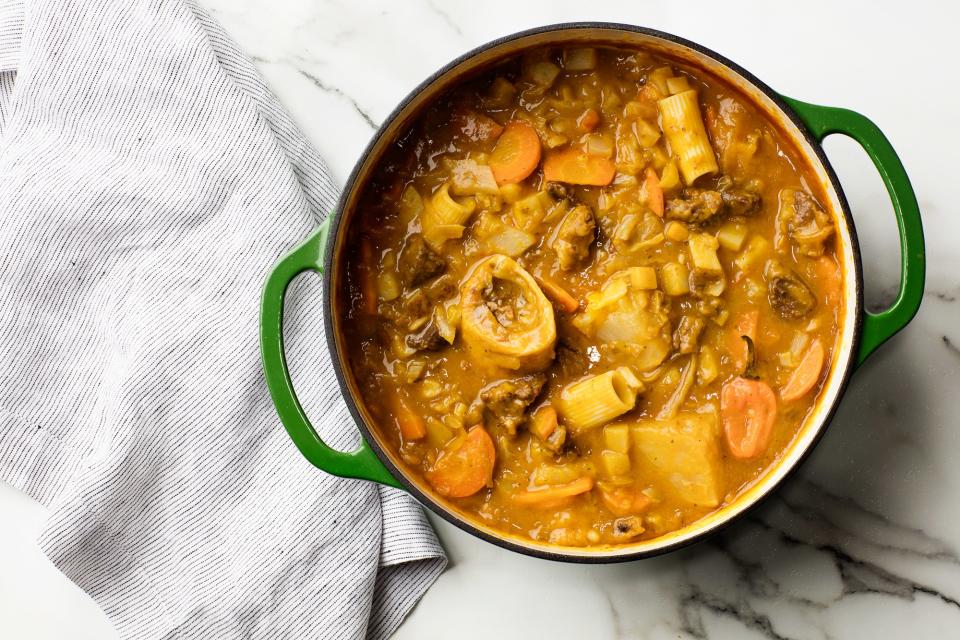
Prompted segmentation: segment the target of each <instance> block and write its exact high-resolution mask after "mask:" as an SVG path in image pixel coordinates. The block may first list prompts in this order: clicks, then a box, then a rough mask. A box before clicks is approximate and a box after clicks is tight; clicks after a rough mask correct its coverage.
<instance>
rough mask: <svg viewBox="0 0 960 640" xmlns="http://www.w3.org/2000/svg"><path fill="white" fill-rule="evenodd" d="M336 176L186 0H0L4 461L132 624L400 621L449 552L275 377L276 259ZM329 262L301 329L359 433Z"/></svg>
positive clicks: (308, 286)
mask: <svg viewBox="0 0 960 640" xmlns="http://www.w3.org/2000/svg"><path fill="white" fill-rule="evenodd" d="M335 196H336V188H335V186H334V185H333V184H332V183H331V180H330V177H329V174H328V172H327V170H326V168H325V166H324V163H323V161H322V160H321V159H320V157H319V156H318V155H317V153H316V152H315V150H314V149H313V147H312V146H311V145H310V143H309V142H308V141H307V140H306V139H305V138H304V136H303V134H302V133H301V132H300V131H298V130H297V128H296V127H295V126H294V124H293V123H292V122H291V120H290V118H289V117H288V116H287V114H286V113H285V112H284V110H283V109H282V108H281V106H280V105H279V104H278V103H277V101H276V99H275V98H274V96H272V95H271V94H270V92H269V91H268V90H267V88H266V87H265V85H264V83H263V81H262V80H261V78H260V77H259V76H258V74H257V73H256V71H255V70H254V68H253V66H252V65H251V63H250V61H249V60H248V59H247V58H246V57H245V56H244V55H243V54H242V53H241V52H240V51H239V50H238V49H237V47H236V46H235V45H234V44H233V43H232V42H231V41H230V39H229V38H228V37H227V36H226V35H225V34H224V33H223V31H222V30H221V29H220V28H219V27H218V26H217V25H216V24H214V23H213V22H212V21H211V20H210V18H209V17H208V16H207V15H206V14H205V13H204V12H203V11H202V10H201V9H200V8H198V7H197V6H196V5H195V4H192V2H190V1H189V0H188V1H186V2H184V0H154V1H150V0H31V1H30V2H28V3H27V4H26V10H25V9H24V6H23V5H22V4H21V3H20V2H3V3H2V4H0V478H2V479H3V480H5V481H7V482H9V483H11V484H13V485H14V486H16V487H19V488H20V489H22V490H24V491H26V492H27V493H28V494H29V495H31V496H33V497H34V498H36V499H37V500H39V501H40V502H42V503H43V504H44V505H46V506H47V507H48V508H49V509H50V512H51V517H50V521H49V524H48V526H47V528H46V530H45V532H44V533H43V535H42V537H41V540H40V544H41V546H42V547H43V549H44V550H45V552H46V553H47V555H48V556H49V557H50V559H51V560H52V561H53V562H54V563H55V564H56V565H57V566H58V567H59V568H60V569H61V570H62V571H63V572H64V573H65V574H66V575H67V576H68V577H69V578H70V579H72V580H73V581H74V582H76V583H77V584H78V585H80V587H82V588H83V589H85V590H86V591H87V592H88V593H89V594H90V595H91V596H92V597H93V598H94V599H95V600H96V601H97V602H98V603H99V604H100V606H101V607H102V608H103V609H104V610H105V611H106V613H107V615H108V616H109V617H110V618H111V619H112V621H113V623H114V624H115V626H116V628H117V629H118V631H119V633H120V635H121V636H122V637H124V638H136V639H137V640H150V639H153V638H176V639H192V638H198V639H199V638H202V639H204V640H208V639H210V638H217V639H218V640H219V639H224V638H227V639H229V638H270V639H273V638H297V639H300V638H362V637H365V636H366V637H371V638H383V637H386V636H388V635H390V634H391V633H392V632H393V630H394V629H395V628H396V626H397V625H398V624H399V623H400V622H401V621H402V619H403V617H404V616H405V615H406V613H407V612H408V611H409V610H410V608H411V607H412V606H413V605H414V604H415V602H416V601H417V599H418V598H419V597H420V596H421V595H422V593H423V592H424V590H426V588H427V587H429V585H430V584H431V583H432V582H433V581H434V580H435V579H436V578H437V576H438V575H439V574H440V572H441V571H442V570H443V568H444V566H445V564H446V559H445V557H444V555H443V551H442V550H441V548H440V547H439V545H438V543H437V540H436V537H435V536H434V533H433V531H432V530H431V528H430V526H429V524H428V522H427V521H426V519H425V518H424V515H423V512H422V510H421V509H420V507H419V506H418V505H416V504H415V503H414V502H413V501H412V500H411V499H410V498H408V497H407V496H406V495H405V494H403V493H401V492H397V491H394V490H389V489H382V488H378V487H377V486H375V485H373V484H370V483H365V482H358V481H347V480H340V479H337V478H333V477H330V476H328V475H326V474H324V473H322V472H320V471H318V470H316V469H314V468H313V467H312V466H310V465H309V464H308V463H307V462H306V461H305V460H304V459H303V458H302V457H301V456H300V454H299V453H298V452H297V450H296V449H295V448H294V446H293V445H292V444H291V442H290V440H289V438H288V437H287V435H286V433H285V432H284V430H283V428H282V427H281V425H280V424H279V421H278V419H277V416H276V413H275V412H274V409H273V406H272V404H271V402H270V399H269V397H268V394H267V391H266V388H265V385H264V381H263V375H262V372H261V365H260V356H259V350H258V349H259V345H258V309H259V301H260V292H261V288H262V285H263V283H264V279H265V277H266V275H267V273H268V272H269V270H270V268H271V266H272V265H273V264H274V263H275V262H276V261H277V260H278V258H279V257H280V256H281V255H282V254H283V253H284V252H285V251H286V250H288V249H290V248H291V247H292V246H294V245H295V244H296V243H297V242H298V241H299V240H301V239H302V238H303V237H304V236H306V235H307V233H308V232H309V231H310V229H311V228H313V227H314V226H315V225H316V224H317V222H318V220H320V219H322V217H323V216H325V215H326V212H328V211H330V210H331V208H332V207H333V205H334V199H335ZM319 281H320V279H319V278H317V277H307V278H304V281H303V282H301V283H299V285H298V287H297V288H296V290H295V291H294V292H293V293H292V297H293V298H294V300H299V301H300V304H291V305H289V307H288V320H287V331H286V337H287V341H288V348H289V350H290V351H291V352H292V362H291V367H292V368H293V370H294V375H295V382H296V383H297V385H298V390H299V392H300V394H301V398H302V400H303V401H304V404H305V406H306V408H307V409H308V412H309V413H311V414H312V415H313V417H314V420H315V423H316V424H317V425H318V427H319V430H320V431H321V432H322V434H324V435H325V436H326V437H327V438H328V440H329V441H330V442H331V443H332V444H334V445H337V446H340V447H343V448H346V447H350V445H351V444H353V443H354V442H355V441H356V438H357V435H356V430H355V427H354V426H353V425H352V421H351V419H350V416H349V415H348V413H347V410H346V407H345V405H344V403H343V400H342V399H341V397H340V393H339V389H338V387H337V384H336V381H335V379H334V376H333V374H332V372H331V367H330V362H329V357H328V355H327V352H326V347H325V344H324V338H323V324H322V318H321V311H320V304H319V292H318V289H319Z"/></svg>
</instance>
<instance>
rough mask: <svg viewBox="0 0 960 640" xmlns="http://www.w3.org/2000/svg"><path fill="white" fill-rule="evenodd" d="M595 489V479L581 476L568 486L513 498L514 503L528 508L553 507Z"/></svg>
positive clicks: (516, 495)
mask: <svg viewBox="0 0 960 640" xmlns="http://www.w3.org/2000/svg"><path fill="white" fill-rule="evenodd" d="M590 489H593V478H591V477H590V476H581V477H579V478H577V479H576V480H573V481H571V482H568V483H567V484H561V485H556V486H553V487H546V488H544V489H536V490H534V491H522V492H520V493H517V494H515V495H514V496H513V502H514V503H515V504H518V505H523V506H526V507H553V506H556V505H558V504H562V503H563V502H564V501H566V499H567V498H572V497H573V496H578V495H580V494H581V493H586V492H587V491H590Z"/></svg>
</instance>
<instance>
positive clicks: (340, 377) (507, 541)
mask: <svg viewBox="0 0 960 640" xmlns="http://www.w3.org/2000/svg"><path fill="white" fill-rule="evenodd" d="M584 29H591V30H605V31H610V32H618V31H620V32H623V31H627V32H630V33H635V34H641V35H645V36H650V37H654V38H658V39H660V40H664V41H667V42H670V43H673V44H676V45H680V46H682V47H686V48H688V49H691V50H693V51H695V52H697V53H699V54H701V55H703V56H706V57H708V58H711V59H713V60H714V61H715V62H717V63H719V64H721V65H723V66H725V67H727V68H728V69H730V70H732V71H734V72H736V73H737V74H739V75H740V76H741V77H743V78H744V79H745V80H747V82H749V83H750V84H751V85H753V86H754V87H755V88H756V89H758V90H759V91H760V92H762V93H763V94H764V95H765V96H766V97H767V98H769V99H770V100H771V101H772V102H773V103H774V104H775V105H776V106H777V107H778V108H779V110H780V111H781V112H782V113H783V114H784V115H785V116H787V118H789V119H790V121H791V122H792V123H793V124H794V125H795V126H796V127H797V129H798V130H799V131H800V132H801V133H802V134H803V136H804V138H805V139H806V141H807V143H808V144H809V146H810V148H811V149H812V150H813V152H814V154H815V155H816V159H817V161H818V162H819V163H820V165H821V166H822V167H823V169H824V171H825V173H826V175H827V177H828V179H829V181H830V184H831V186H832V187H833V189H834V192H835V193H836V196H837V201H838V202H839V204H840V208H841V213H842V214H843V218H844V220H845V222H846V224H847V227H848V230H849V234H850V243H851V247H850V248H851V254H852V255H853V271H854V278H855V285H856V286H855V291H856V296H855V298H854V316H853V317H854V321H853V322H854V327H853V341H852V343H851V345H850V349H849V351H848V352H847V353H846V354H845V355H846V358H845V360H844V361H843V362H841V358H842V356H841V358H838V359H837V361H836V363H837V365H840V366H842V367H843V373H842V376H841V379H840V382H839V384H838V391H837V396H836V398H835V399H834V401H833V403H832V404H831V405H830V406H829V407H828V409H827V410H826V412H824V414H823V417H822V419H821V421H820V424H819V425H818V426H817V429H816V433H815V434H814V436H813V438H812V439H811V440H810V442H809V444H808V445H807V447H806V449H805V450H803V451H802V452H801V453H800V455H798V456H797V457H796V458H795V459H794V461H793V463H792V465H791V466H790V467H789V469H787V471H786V472H785V473H784V475H783V476H782V477H781V478H780V479H779V480H777V481H776V482H774V483H772V484H770V485H769V486H768V487H766V490H765V491H764V492H763V493H762V494H761V495H760V496H758V497H757V498H755V499H754V500H753V502H751V503H750V504H748V505H746V506H745V507H744V508H743V509H742V510H741V511H739V512H738V513H736V514H735V515H732V516H730V517H729V518H727V519H725V520H723V521H721V522H717V523H716V524H714V525H712V526H710V527H709V528H706V529H703V530H701V531H699V532H698V533H697V534H696V535H693V536H691V537H689V538H686V539H683V540H678V541H675V542H671V543H668V544H665V545H663V546H660V547H656V548H654V549H646V550H641V551H636V552H626V553H606V554H605V553H603V552H597V553H595V554H594V553H566V552H565V551H564V549H565V548H564V547H558V548H557V550H551V549H543V548H534V547H527V546H524V545H522V544H519V543H517V542H514V541H513V540H512V539H511V538H510V537H508V535H507V534H504V535H503V536H502V537H501V536H497V535H491V534H490V533H488V532H486V531H484V530H483V529H480V528H479V527H476V526H474V525H473V524H471V523H470V522H469V521H468V520H467V519H466V518H463V517H459V516H458V515H457V514H456V513H455V512H454V511H453V510H451V509H449V508H446V507H445V506H444V505H443V504H442V503H440V502H439V501H438V500H437V499H435V498H434V497H432V496H430V495H429V494H427V493H425V492H423V491H421V490H420V489H419V488H418V487H417V486H416V485H415V484H414V483H413V482H411V481H410V480H409V479H408V478H407V475H406V473H405V472H404V471H403V470H402V469H400V468H399V467H398V466H397V465H395V464H394V463H393V460H392V459H391V458H390V456H388V455H387V454H386V453H385V452H384V451H383V449H382V448H381V446H380V442H379V440H378V439H377V437H376V435H375V434H374V433H373V432H372V430H371V429H370V427H369V426H368V425H367V423H366V421H365V419H364V417H363V415H362V413H361V412H360V410H359V408H358V404H357V400H356V399H355V398H354V397H353V395H352V393H351V390H350V385H349V383H348V380H347V375H348V373H347V372H346V371H345V370H344V366H343V360H342V359H341V357H340V353H339V349H338V346H337V340H336V336H335V335H334V326H333V314H334V303H335V300H336V295H335V292H334V291H333V290H332V286H331V284H332V282H331V279H332V277H333V273H334V271H333V269H334V267H335V266H336V265H334V263H333V259H334V248H335V246H336V241H337V238H338V236H339V233H340V226H341V224H342V222H343V220H344V216H345V214H346V212H345V206H346V203H347V200H348V199H349V197H350V194H351V193H352V192H353V191H354V188H355V187H356V183H357V180H358V179H359V175H360V169H361V168H362V167H363V165H364V164H365V163H366V161H367V158H368V157H369V156H370V154H371V153H372V151H373V149H374V147H375V146H376V144H377V143H378V141H379V140H380V139H381V138H382V137H383V135H384V134H385V132H386V130H387V128H388V127H389V126H390V125H391V124H392V123H393V121H394V120H396V119H397V117H399V116H400V114H401V113H402V112H403V110H404V109H405V108H406V107H407V105H408V104H409V103H410V102H411V101H413V100H414V99H415V98H416V97H417V96H418V95H419V94H420V93H421V92H422V91H423V90H424V89H426V88H427V87H429V86H430V85H431V84H433V83H434V82H435V81H436V80H438V79H440V78H441V77H443V76H444V75H446V74H447V73H448V72H450V71H451V70H452V69H454V68H456V67H457V66H458V65H460V64H461V63H463V62H465V61H467V60H469V59H470V58H473V57H475V56H477V55H479V54H481V53H483V52H484V51H487V50H488V49H491V48H493V47H497V46H499V45H502V44H506V43H509V42H513V41H515V40H520V39H523V38H527V37H530V36H534V35H539V34H544V33H562V32H565V31H576V30H584ZM805 155H806V154H805ZM329 234H330V235H329V238H330V240H329V241H328V243H327V247H326V249H325V251H326V255H325V256H324V272H323V281H324V287H323V309H324V330H325V333H326V340H327V348H328V349H329V351H330V356H331V361H332V363H333V368H334V372H335V374H336V377H337V382H338V383H339V385H340V389H341V391H342V393H343V397H344V401H345V402H346V404H347V408H348V409H349V411H350V415H351V416H352V417H353V419H354V420H355V421H356V424H357V427H358V429H359V430H360V433H361V435H362V436H363V438H364V439H365V440H366V441H367V443H368V444H369V445H370V447H371V448H372V449H373V451H374V453H375V454H376V456H377V458H379V459H380V461H381V462H382V463H383V465H384V466H385V467H386V468H387V469H388V470H389V471H390V474H391V475H392V476H393V477H394V478H396V479H397V480H398V481H399V482H400V483H401V484H402V485H403V486H404V488H405V489H406V491H408V492H409V493H410V494H411V495H413V496H414V497H415V498H416V499H417V501H418V502H420V503H421V504H423V505H425V506H427V507H428V508H429V509H430V510H431V511H433V512H434V513H436V514H437V515H438V516H440V517H441V518H443V519H444V520H446V521H447V522H449V523H450V524H452V525H454V526H456V527H458V528H459V529H461V530H463V531H465V532H467V533H469V534H471V535H473V536H476V537H478V538H480V539H482V540H485V541H487V542H490V543H492V544H495V545H497V546H499V547H501V548H504V549H508V550H510V551H515V552H517V553H520V554H523V555H527V556H532V557H536V558H543V559H546V560H554V561H560V562H571V563H578V564H610V563H618V562H628V561H632V560H641V559H644V558H652V557H655V556H659V555H662V554H665V553H669V552H671V551H676V550H678V549H682V548H684V547H687V546H689V545H692V544H694V543H697V542H701V541H703V540H705V539H707V538H709V537H712V536H713V535H715V534H717V533H719V532H721V531H723V530H724V529H726V528H727V527H729V526H730V525H732V524H733V523H735V522H737V521H739V520H742V519H743V518H745V517H746V516H747V515H748V514H750V513H751V512H753V510H754V509H756V508H757V507H758V506H760V505H761V504H762V503H764V502H765V501H766V500H767V499H768V498H769V497H770V496H771V495H772V494H773V493H775V492H776V491H777V489H779V488H780V487H781V486H783V483H784V482H785V481H786V480H787V479H788V478H790V477H792V476H793V474H795V473H796V472H797V469H799V468H800V467H801V466H802V465H803V463H804V461H806V459H807V458H808V456H809V455H810V453H811V452H812V451H813V449H814V448H815V447H816V445H817V444H818V443H819V441H820V439H821V438H822V437H823V435H824V433H825V431H826V429H827V426H828V425H829V424H830V422H831V421H832V420H833V417H834V415H835V414H836V412H837V408H838V406H839V404H840V400H841V399H842V398H843V395H844V393H845V392H846V388H847V385H848V384H849V381H850V377H851V375H852V374H853V370H854V354H856V353H857V349H858V347H859V343H860V337H861V333H862V328H863V306H864V302H863V270H862V260H861V256H860V246H859V241H858V240H857V234H856V227H855V226H854V222H853V216H852V215H851V213H850V206H849V204H848V202H847V199H846V196H845V195H844V193H843V189H842V188H841V186H840V181H839V180H838V178H837V175H836V172H835V171H834V170H833V167H832V165H831V164H830V161H829V160H828V159H827V156H826V154H825V153H824V151H823V147H822V145H821V144H820V141H819V140H817V139H816V138H815V137H814V136H813V134H812V133H811V132H810V130H809V128H808V127H807V126H806V124H804V122H803V121H802V120H801V119H800V117H799V116H798V115H797V114H796V112H795V111H794V110H793V109H792V108H791V107H790V105H788V104H787V103H786V102H785V101H784V100H783V98H782V97H781V96H780V94H778V93H777V92H776V91H774V90H773V89H772V88H770V87H769V86H768V85H767V84H766V83H764V82H763V81H761V80H760V79H759V78H757V77H756V76H754V75H753V74H752V73H750V72H749V71H747V70H746V69H744V68H743V67H741V66H740V65H738V64H737V63H735V62H733V61H732V60H729V59H728V58H726V57H724V56H722V55H720V54H719V53H717V52H715V51H713V50H711V49H708V48H707V47H704V46H702V45H700V44H697V43H696V42H692V41H690V40H687V39H685V38H681V37H679V36H676V35H673V34H670V33H666V32H663V31H659V30H656V29H650V28H647V27H640V26H636V25H630V24H622V23H615V22H564V23H557V24H551V25H545V26H541V27H535V28H532V29H526V30H523V31H518V32H516V33H512V34H509V35H506V36H502V37H500V38H497V39H495V40H491V41H489V42H487V43H485V44H482V45H480V46H478V47H475V48H474V49H471V50H470V51H468V52H466V53H464V54H463V55H461V56H458V57H457V58H455V59H454V60H452V61H451V62H449V63H447V64H446V65H444V66H443V67H441V68H440V69H439V70H437V71H436V72H434V73H433V74H431V75H430V76H429V77H428V78H426V79H425V80H424V81H423V82H421V83H420V84H418V85H417V86H416V87H415V88H414V89H413V90H412V91H410V93H408V94H407V95H406V96H405V97H404V98H403V100H401V101H400V103H399V104H398V105H397V106H396V108H394V109H393V111H392V112H391V113H390V115H388V116H387V117H386V119H385V120H384V121H383V124H381V125H380V127H379V128H378V129H377V131H376V132H375V133H374V134H373V136H372V137H371V139H370V142H369V143H368V144H367V146H366V147H365V148H364V150H363V152H362V153H361V155H360V157H359V158H358V159H357V162H356V163H355V165H354V168H353V170H352V171H351V172H350V176H349V177H348V178H347V182H346V184H345V185H344V188H343V191H342V192H341V195H340V198H339V201H338V202H337V208H336V210H335V211H334V212H333V219H332V220H331V221H330V231H329ZM848 275H849V272H848ZM781 464H782V463H781Z"/></svg>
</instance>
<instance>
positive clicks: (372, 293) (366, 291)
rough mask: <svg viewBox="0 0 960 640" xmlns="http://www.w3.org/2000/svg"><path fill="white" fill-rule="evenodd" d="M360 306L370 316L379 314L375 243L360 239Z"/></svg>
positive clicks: (365, 238)
mask: <svg viewBox="0 0 960 640" xmlns="http://www.w3.org/2000/svg"><path fill="white" fill-rule="evenodd" d="M360 304H361V306H360V308H361V309H363V312H364V313H366V314H367V315H369V316H375V315H377V270H376V268H375V266H374V264H373V244H372V243H371V242H370V238H368V237H366V236H364V237H363V238H362V239H361V240H360Z"/></svg>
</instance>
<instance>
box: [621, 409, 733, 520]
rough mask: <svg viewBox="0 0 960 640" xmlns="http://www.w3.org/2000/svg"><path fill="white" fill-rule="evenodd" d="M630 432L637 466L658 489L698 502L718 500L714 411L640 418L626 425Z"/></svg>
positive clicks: (706, 504) (713, 503) (710, 503)
mask: <svg viewBox="0 0 960 640" xmlns="http://www.w3.org/2000/svg"><path fill="white" fill-rule="evenodd" d="M630 434H631V436H632V439H633V446H634V450H635V452H636V455H637V459H638V464H639V467H638V468H640V469H643V470H644V472H645V473H648V474H650V479H651V480H653V481H654V482H655V483H656V485H657V486H658V487H659V488H660V489H661V490H662V491H664V492H665V493H671V494H673V495H674V496H676V497H677V498H678V499H680V500H683V501H685V502H689V503H691V504H695V505H699V506H704V507H715V506H717V505H718V504H720V500H721V498H722V497H723V488H722V487H721V486H720V473H719V464H720V449H719V444H718V434H719V427H718V423H717V417H716V415H714V414H704V413H681V414H679V415H677V417H676V418H673V419H672V420H642V421H639V422H637V423H635V424H633V425H632V426H631V427H630Z"/></svg>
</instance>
